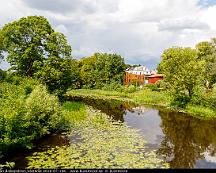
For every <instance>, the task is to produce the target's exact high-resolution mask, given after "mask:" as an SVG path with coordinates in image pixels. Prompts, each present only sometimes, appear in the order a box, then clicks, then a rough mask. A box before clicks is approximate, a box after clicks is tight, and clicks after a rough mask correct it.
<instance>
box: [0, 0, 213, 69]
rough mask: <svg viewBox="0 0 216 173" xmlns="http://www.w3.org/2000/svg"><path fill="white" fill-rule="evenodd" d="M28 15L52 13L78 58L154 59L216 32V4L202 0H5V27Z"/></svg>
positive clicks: (1, 4) (0, 1) (0, 2)
mask: <svg viewBox="0 0 216 173" xmlns="http://www.w3.org/2000/svg"><path fill="white" fill-rule="evenodd" d="M51 1H52V2H51ZM27 15H43V16H45V17H46V18H48V20H49V21H50V22H51V24H52V25H53V27H54V28H55V29H56V30H57V31H60V32H63V33H64V34H65V35H66V36H67V37H68V40H69V42H70V43H71V45H72V49H73V55H74V56H75V57H83V56H89V55H91V54H92V53H94V52H96V51H100V52H115V53H119V54H121V55H123V56H124V57H125V59H126V62H130V63H147V64H152V62H154V63H157V62H159V59H160V55H161V53H162V51H163V50H164V49H165V48H168V47H171V46H178V45H179V46H194V45H195V44H196V43H197V42H199V41H202V40H207V39H209V38H211V37H214V36H216V23H215V22H214V20H215V18H216V6H206V5H205V6H201V5H200V3H199V0H187V1H185V0H160V1H158V0H151V1H149V0H133V1H132V0H109V1H104V0H61V1H59V0H43V1H42V0H10V1H4V0H0V16H1V21H0V26H3V25H4V24H5V23H7V22H10V21H12V20H15V19H18V18H20V17H23V16H27ZM144 65H145V64H144Z"/></svg>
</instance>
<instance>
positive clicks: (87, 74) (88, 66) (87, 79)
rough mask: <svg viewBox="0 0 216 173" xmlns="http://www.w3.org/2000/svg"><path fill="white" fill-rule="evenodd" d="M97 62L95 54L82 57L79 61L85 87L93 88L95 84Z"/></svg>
mask: <svg viewBox="0 0 216 173" xmlns="http://www.w3.org/2000/svg"><path fill="white" fill-rule="evenodd" d="M95 63H96V57H95V56H90V57H86V58H82V59H80V61H79V68H80V79H81V83H82V85H83V87H85V88H93V87H94V86H95V83H96V81H95Z"/></svg>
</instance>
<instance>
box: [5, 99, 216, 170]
mask: <svg viewBox="0 0 216 173" xmlns="http://www.w3.org/2000/svg"><path fill="white" fill-rule="evenodd" d="M71 101H82V102H84V103H85V104H87V105H90V106H92V107H93V108H94V109H98V110H101V111H102V112H104V113H106V114H107V115H109V116H111V117H113V119H114V120H119V121H122V122H124V123H126V124H127V125H128V126H129V128H135V129H139V133H140V134H141V135H142V136H143V138H144V139H145V140H146V141H147V147H148V150H156V153H157V156H158V157H159V158H162V159H163V160H165V161H166V162H168V163H169V164H170V167H171V168H216V135H215V134H216V120H201V119H198V118H195V117H192V116H189V115H187V114H184V113H178V112H174V111H169V110H166V109H163V108H154V107H149V106H145V105H142V106H140V105H139V106H138V105H135V104H131V103H127V102H124V103H123V102H120V101H117V100H109V101H108V100H103V99H91V98H85V99H84V98H73V99H72V100H71ZM70 140H72V139H70V138H68V137H67V136H65V135H51V136H49V137H46V138H45V139H41V140H40V141H38V142H37V143H36V144H35V145H36V147H35V148H36V149H34V150H32V151H31V152H25V153H22V152H18V153H16V154H14V155H13V156H12V157H11V158H10V159H9V160H10V161H13V162H15V163H16V166H15V168H24V167H25V166H26V165H27V159H26V156H29V155H31V154H32V153H33V152H35V151H41V150H46V149H48V148H52V147H54V146H62V145H65V144H69V141H70Z"/></svg>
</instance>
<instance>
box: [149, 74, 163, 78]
mask: <svg viewBox="0 0 216 173" xmlns="http://www.w3.org/2000/svg"><path fill="white" fill-rule="evenodd" d="M149 77H163V74H154V75H151V76H149Z"/></svg>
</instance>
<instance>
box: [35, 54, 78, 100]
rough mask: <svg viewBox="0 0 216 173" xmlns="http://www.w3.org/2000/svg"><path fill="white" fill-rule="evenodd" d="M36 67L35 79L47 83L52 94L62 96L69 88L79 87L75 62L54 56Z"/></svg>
mask: <svg viewBox="0 0 216 173" xmlns="http://www.w3.org/2000/svg"><path fill="white" fill-rule="evenodd" d="M36 67H37V68H36V69H37V72H36V73H35V74H34V77H36V78H37V79H39V80H40V81H41V82H43V83H45V84H46V85H47V87H48V90H49V91H50V92H52V93H53V92H55V93H57V94H58V95H59V96H61V95H62V94H63V93H64V92H65V91H66V90H67V89H68V88H69V87H73V88H77V87H79V86H77V85H78V82H79V72H78V65H77V62H76V61H75V60H72V59H62V58H57V57H55V56H52V57H50V58H48V59H47V60H46V61H44V62H38V64H36Z"/></svg>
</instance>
